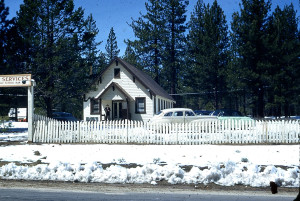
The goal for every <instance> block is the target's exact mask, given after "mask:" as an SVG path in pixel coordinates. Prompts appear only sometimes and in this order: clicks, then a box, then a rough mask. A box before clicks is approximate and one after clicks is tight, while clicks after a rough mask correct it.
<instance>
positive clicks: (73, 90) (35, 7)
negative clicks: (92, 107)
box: [17, 0, 89, 117]
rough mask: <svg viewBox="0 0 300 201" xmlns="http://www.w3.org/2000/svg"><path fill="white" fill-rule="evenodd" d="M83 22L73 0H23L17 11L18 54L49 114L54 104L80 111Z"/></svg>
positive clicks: (85, 70)
mask: <svg viewBox="0 0 300 201" xmlns="http://www.w3.org/2000/svg"><path fill="white" fill-rule="evenodd" d="M85 25H86V24H85V19H84V11H83V9H82V8H81V7H79V8H78V9H76V10H75V8H74V3H73V0H57V1H54V0H42V1H35V0H24V4H22V5H21V7H20V11H19V12H18V13H17V27H18V32H19V33H20V35H21V37H22V45H21V46H22V47H24V50H22V57H23V58H24V60H25V61H27V63H28V64H27V65H28V66H30V72H31V73H32V75H33V79H35V80H36V82H37V86H36V89H35V94H36V100H37V101H38V105H39V106H40V107H42V108H46V111H47V115H48V116H50V117H51V116H52V111H53V109H54V108H55V107H58V106H61V107H62V109H64V108H65V109H69V110H75V111H81V109H80V110H78V109H79V108H81V107H82V106H81V105H82V103H81V94H83V92H84V91H85V90H86V89H88V83H89V79H88V75H89V66H88V65H86V62H85V61H84V56H83V55H84V54H85V53H86V52H87V49H86V48H87V47H88V43H89V40H88V38H89V37H87V35H86V32H87V30H85V28H86V27H85Z"/></svg>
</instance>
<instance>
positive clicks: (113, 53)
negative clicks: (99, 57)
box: [105, 27, 120, 62]
mask: <svg viewBox="0 0 300 201" xmlns="http://www.w3.org/2000/svg"><path fill="white" fill-rule="evenodd" d="M105 49H106V54H107V60H108V62H110V61H111V60H112V59H114V58H115V57H117V56H118V55H119V52H120V50H119V49H118V43H117V38H116V34H115V32H114V28H113V27H112V28H111V29H110V32H109V35H108V39H107V42H106V46H105Z"/></svg>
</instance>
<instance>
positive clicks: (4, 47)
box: [0, 0, 14, 74]
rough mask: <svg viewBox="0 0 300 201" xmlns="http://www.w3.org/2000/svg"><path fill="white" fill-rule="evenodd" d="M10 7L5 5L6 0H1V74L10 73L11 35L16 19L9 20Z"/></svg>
mask: <svg viewBox="0 0 300 201" xmlns="http://www.w3.org/2000/svg"><path fill="white" fill-rule="evenodd" d="M8 14H9V9H8V7H5V4H4V0H0V74H7V73H9V71H10V70H12V69H10V68H9V67H8V65H9V61H8V60H9V58H8V57H9V55H8V51H9V49H10V48H11V43H9V41H10V37H11V35H10V34H11V33H10V32H11V29H12V25H13V23H14V19H12V20H8V19H7V16H8Z"/></svg>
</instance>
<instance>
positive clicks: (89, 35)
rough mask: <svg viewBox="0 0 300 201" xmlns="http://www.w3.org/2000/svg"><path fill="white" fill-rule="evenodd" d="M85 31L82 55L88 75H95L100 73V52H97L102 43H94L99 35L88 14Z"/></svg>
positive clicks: (94, 23)
mask: <svg viewBox="0 0 300 201" xmlns="http://www.w3.org/2000/svg"><path fill="white" fill-rule="evenodd" d="M85 30H86V32H85V33H84V35H83V39H84V40H85V41H86V42H85V44H84V45H86V47H84V49H85V50H84V52H83V55H84V57H85V60H86V63H87V64H86V65H88V66H89V67H90V75H95V74H97V73H98V72H99V71H100V68H101V66H102V65H103V64H101V63H99V54H100V51H99V50H98V46H99V45H100V44H101V43H102V41H101V42H96V35H97V34H98V33H99V30H98V28H97V26H96V21H95V20H94V19H93V16H92V14H90V15H89V16H88V18H87V20H86V25H85Z"/></svg>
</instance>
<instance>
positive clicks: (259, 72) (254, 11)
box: [231, 0, 271, 117]
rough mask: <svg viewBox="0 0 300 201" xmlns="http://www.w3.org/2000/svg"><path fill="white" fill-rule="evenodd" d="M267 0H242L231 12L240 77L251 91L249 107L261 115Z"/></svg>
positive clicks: (266, 66) (265, 59) (268, 7)
mask: <svg viewBox="0 0 300 201" xmlns="http://www.w3.org/2000/svg"><path fill="white" fill-rule="evenodd" d="M270 6H271V4H270V1H269V0H268V1H267V2H265V0H253V1H248V0H242V4H241V8H240V13H238V12H235V13H234V14H233V21H232V23H231V29H232V32H233V35H234V36H235V37H236V38H235V40H236V42H237V52H238V55H237V56H238V57H240V58H241V59H242V60H241V66H240V68H242V71H243V73H244V77H243V78H240V79H241V82H244V83H245V85H246V86H247V90H248V91H249V92H250V95H251V97H252V98H253V99H252V101H251V105H250V107H251V108H252V114H253V115H254V116H258V117H263V116H264V108H265V100H264V99H265V89H266V87H267V85H268V83H267V78H266V76H265V72H266V71H268V68H269V66H268V64H267V63H268V62H267V61H268V60H267V58H266V52H267V47H266V41H267V37H268V36H267V35H265V33H266V29H267V22H268V20H269V17H268V12H269V10H270Z"/></svg>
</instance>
